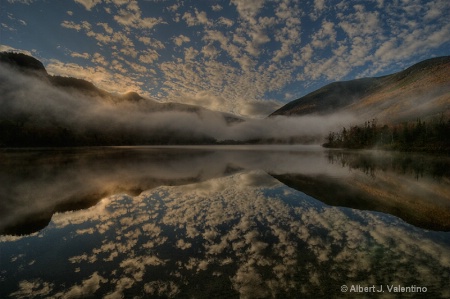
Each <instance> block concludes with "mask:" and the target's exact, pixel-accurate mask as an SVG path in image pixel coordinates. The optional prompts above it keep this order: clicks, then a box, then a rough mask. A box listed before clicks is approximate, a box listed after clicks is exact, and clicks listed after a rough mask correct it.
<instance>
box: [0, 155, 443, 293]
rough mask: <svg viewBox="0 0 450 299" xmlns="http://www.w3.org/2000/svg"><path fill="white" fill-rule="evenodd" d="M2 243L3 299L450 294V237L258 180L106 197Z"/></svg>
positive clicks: (222, 180)
mask: <svg viewBox="0 0 450 299" xmlns="http://www.w3.org/2000/svg"><path fill="white" fill-rule="evenodd" d="M269 157H270V156H269ZM238 165H239V164H238ZM0 238H1V239H0V241H1V243H0V246H1V253H2V254H1V256H0V258H1V261H0V262H1V265H2V270H1V274H0V275H1V278H0V297H2V298H5V297H8V296H10V297H11V298H28V297H29V296H31V294H33V296H34V297H38V298H39V297H40V298H77V297H87V296H89V295H91V296H93V297H102V296H104V298H148V297H169V298H174V297H189V298H218V297H222V298H237V297H241V298H266V297H277V298H298V297H308V298H321V297H322V298H330V297H339V296H341V295H342V293H341V285H344V284H345V285H348V286H350V285H362V286H372V285H384V286H385V288H386V285H402V286H405V287H406V286H412V285H415V286H420V287H426V288H427V294H426V295H427V296H429V297H433V298H438V297H448V296H449V295H450V286H449V285H448V277H449V276H450V233H445V232H431V231H426V230H421V229H418V228H415V227H413V226H411V225H408V224H406V223H404V222H403V221H401V220H400V219H398V218H396V217H394V216H390V215H386V214H382V213H377V212H369V211H360V210H353V209H349V208H339V207H331V206H327V205H324V204H322V203H321V202H319V201H317V200H315V199H314V198H312V197H310V196H308V195H306V194H304V193H302V192H298V191H296V190H294V189H291V188H289V187H286V186H285V185H283V184H281V183H280V182H279V181H277V180H275V179H274V178H273V177H271V176H269V175H268V174H267V173H266V172H265V171H261V170H242V171H239V172H235V173H234V174H231V175H228V176H223V177H217V178H212V179H209V180H205V181H202V182H198V183H193V184H185V185H180V186H160V187H156V188H154V189H152V190H148V191H145V192H143V193H142V194H140V195H138V196H130V195H113V196H108V197H106V198H103V199H102V200H101V201H99V202H98V203H97V204H96V205H95V206H93V207H90V208H88V209H85V210H78V211H71V212H64V213H56V214H55V215H54V216H53V218H52V221H51V222H50V224H49V226H48V227H47V228H45V229H44V230H42V231H40V232H39V233H35V234H34V235H30V236H2V237H0ZM369 295H370V294H368V296H369ZM386 295H388V294H387V293H386ZM390 295H399V294H390ZM413 295H414V294H413ZM369 297H370V296H369Z"/></svg>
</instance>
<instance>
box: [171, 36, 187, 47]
mask: <svg viewBox="0 0 450 299" xmlns="http://www.w3.org/2000/svg"><path fill="white" fill-rule="evenodd" d="M190 41H191V39H190V38H189V37H187V36H185V35H183V34H180V35H179V36H175V37H174V38H173V42H174V43H175V45H177V46H178V47H180V46H181V45H182V44H183V43H188V42H190Z"/></svg>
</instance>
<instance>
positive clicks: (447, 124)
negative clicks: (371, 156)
mask: <svg viewBox="0 0 450 299" xmlns="http://www.w3.org/2000/svg"><path fill="white" fill-rule="evenodd" d="M323 146H324V147H328V148H349V149H367V148H380V149H389V150H400V151H427V152H446V153H450V119H447V120H446V119H445V118H444V116H443V115H441V117H439V118H437V119H434V120H431V121H428V122H425V121H422V120H421V119H420V118H418V119H417V120H416V121H415V122H404V123H402V124H399V125H391V126H388V125H383V126H381V125H378V123H377V120H376V119H373V120H372V121H367V122H365V123H364V125H362V126H351V127H349V128H345V127H344V128H343V129H342V130H341V131H340V132H337V133H336V132H330V133H329V134H328V136H327V138H326V142H325V143H324V144H323Z"/></svg>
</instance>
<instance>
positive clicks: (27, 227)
mask: <svg viewBox="0 0 450 299" xmlns="http://www.w3.org/2000/svg"><path fill="white" fill-rule="evenodd" d="M449 169H450V161H449V159H448V158H442V157H439V158H437V157H427V156H423V155H401V156H396V155H395V154H390V153H384V154H383V153H376V154H375V153H372V152H368V153H367V152H342V151H324V150H323V149H321V148H320V147H304V146H279V147H277V146H270V147H263V146H231V147H226V146H225V147H217V146H216V147H166V148H154V147H132V148H88V149H64V150H25V151H17V150H10V151H3V152H0V194H1V196H2V197H1V200H0V234H16V235H20V234H29V233H33V232H37V231H39V230H40V229H42V228H44V227H45V226H47V225H48V223H49V222H50V219H51V217H52V215H53V214H54V213H55V212H64V211H71V210H78V209H84V208H88V207H91V206H93V205H95V204H96V203H97V202H98V201H99V200H100V199H101V198H103V197H107V196H110V195H114V194H119V193H126V194H129V195H139V194H140V193H141V192H142V191H144V190H148V189H152V188H155V187H158V186H162V185H171V186H174V185H184V184H188V183H194V182H202V181H205V180H208V179H211V178H219V177H223V176H225V175H229V174H233V173H236V172H238V171H241V170H263V171H265V172H267V173H269V174H271V175H272V176H273V177H275V178H277V179H278V180H280V181H281V182H283V183H285V184H286V185H288V186H290V187H293V188H295V189H297V190H299V191H301V192H304V193H306V194H308V195H310V196H312V197H314V198H316V199H319V200H321V201H322V202H324V203H326V204H329V205H335V206H345V207H351V208H357V209H363V210H374V211H381V212H385V213H390V214H393V215H396V216H398V217H401V218H402V219H404V220H405V221H407V222H409V223H412V224H414V225H415V226H419V227H422V228H427V229H433V230H441V231H449V230H450V221H449V219H450V174H449Z"/></svg>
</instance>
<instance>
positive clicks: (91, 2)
mask: <svg viewBox="0 0 450 299" xmlns="http://www.w3.org/2000/svg"><path fill="white" fill-rule="evenodd" d="M74 1H75V2H77V3H79V4H81V5H83V6H84V8H86V9H87V10H91V9H92V8H93V7H94V6H96V5H97V4H99V3H100V2H102V0H74Z"/></svg>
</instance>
